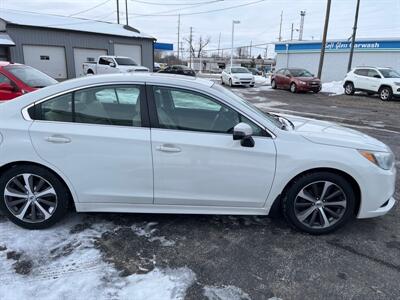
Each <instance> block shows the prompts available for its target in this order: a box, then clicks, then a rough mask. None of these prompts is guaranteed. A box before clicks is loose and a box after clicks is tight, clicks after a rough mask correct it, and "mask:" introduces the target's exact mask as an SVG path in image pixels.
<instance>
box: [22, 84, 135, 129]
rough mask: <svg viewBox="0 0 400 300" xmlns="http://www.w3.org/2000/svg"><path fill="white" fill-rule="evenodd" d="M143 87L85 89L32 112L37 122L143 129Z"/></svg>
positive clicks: (51, 101)
mask: <svg viewBox="0 0 400 300" xmlns="http://www.w3.org/2000/svg"><path fill="white" fill-rule="evenodd" d="M141 95H142V87H140V86H102V87H95V88H88V89H82V90H79V91H76V92H73V93H68V94H65V95H62V96H58V97H55V98H52V99H50V100H47V101H45V102H42V103H40V104H38V105H36V106H35V107H34V109H33V110H32V109H30V110H29V111H28V112H29V114H30V116H31V118H32V119H34V120H44V121H53V122H75V123H87V124H102V125H118V126H134V127H141V124H142V118H141V103H142V101H141Z"/></svg>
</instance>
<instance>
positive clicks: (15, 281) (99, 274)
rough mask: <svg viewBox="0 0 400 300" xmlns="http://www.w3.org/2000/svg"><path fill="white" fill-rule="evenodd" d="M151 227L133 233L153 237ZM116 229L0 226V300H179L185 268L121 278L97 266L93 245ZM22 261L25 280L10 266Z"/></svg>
mask: <svg viewBox="0 0 400 300" xmlns="http://www.w3.org/2000/svg"><path fill="white" fill-rule="evenodd" d="M154 225H155V223H148V224H147V225H146V226H144V228H143V230H142V231H140V230H138V232H139V233H140V234H144V235H148V234H150V237H154V232H155V230H156V229H154V228H152V226H154ZM118 228H119V227H118V226H115V225H114V224H112V223H110V222H106V221H104V220H93V219H92V220H91V222H90V223H85V221H84V220H83V218H82V216H74V217H70V218H68V219H67V220H65V221H64V222H62V223H60V224H58V225H57V226H54V227H52V228H50V229H46V230H25V229H22V228H19V227H18V226H16V225H14V224H13V223H11V222H9V221H4V222H0V246H1V250H2V251H0V269H1V273H0V299H2V300H14V299H41V300H52V299H67V300H68V299H74V300H75V299H78V300H79V299H98V300H102V299H138V300H141V299H146V300H152V299H157V300H158V299H174V300H175V299H176V300H177V299H183V298H184V296H185V291H186V289H187V288H188V287H189V286H190V285H191V284H192V283H193V282H194V280H195V274H194V273H193V272H192V271H191V270H190V269H188V268H179V269H165V270H160V269H157V268H156V269H154V270H153V271H151V272H149V273H147V274H133V275H130V276H127V277H120V276H119V271H117V270H116V269H115V268H114V266H113V265H112V264H108V263H106V262H104V261H103V260H102V258H101V253H100V251H99V250H98V249H96V248H95V247H94V242H95V241H96V239H97V238H99V237H101V235H102V234H103V233H105V232H109V231H115V230H117V229H118ZM156 238H160V239H161V240H162V238H161V237H156ZM4 248H6V249H5V250H4ZM10 253H14V254H13V255H10ZM22 261H26V262H28V263H27V266H29V268H28V269H27V270H26V273H24V274H26V275H21V274H17V273H16V271H15V264H16V263H20V262H22Z"/></svg>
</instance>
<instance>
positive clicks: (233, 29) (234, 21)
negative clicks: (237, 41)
mask: <svg viewBox="0 0 400 300" xmlns="http://www.w3.org/2000/svg"><path fill="white" fill-rule="evenodd" d="M235 24H240V21H236V20H233V21H232V44H231V68H232V65H233V37H234V34H235Z"/></svg>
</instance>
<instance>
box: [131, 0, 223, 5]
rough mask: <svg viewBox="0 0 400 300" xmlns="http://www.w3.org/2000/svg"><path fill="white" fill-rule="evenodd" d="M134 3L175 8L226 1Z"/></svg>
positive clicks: (137, 0) (138, 0)
mask: <svg viewBox="0 0 400 300" xmlns="http://www.w3.org/2000/svg"><path fill="white" fill-rule="evenodd" d="M131 1H132V2H136V3H143V4H148V5H160V6H165V5H175V6H186V5H188V6H191V5H196V4H210V3H214V2H222V1H224V0H212V1H204V2H194V3H178V2H175V3H164V2H149V1H140V0H131Z"/></svg>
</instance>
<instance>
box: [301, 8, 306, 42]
mask: <svg viewBox="0 0 400 300" xmlns="http://www.w3.org/2000/svg"><path fill="white" fill-rule="evenodd" d="M305 16H306V11H305V10H302V11H300V29H299V41H302V40H303V32H304V17H305Z"/></svg>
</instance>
